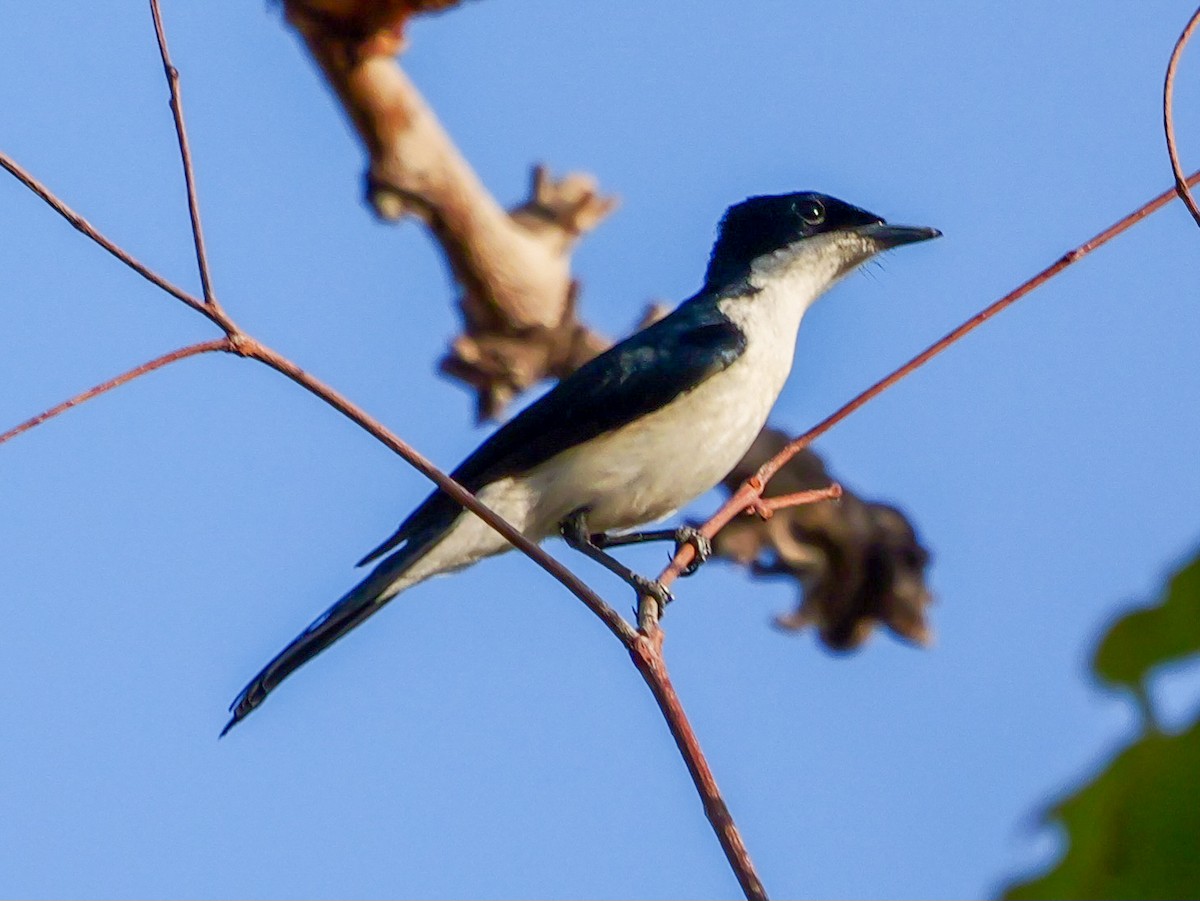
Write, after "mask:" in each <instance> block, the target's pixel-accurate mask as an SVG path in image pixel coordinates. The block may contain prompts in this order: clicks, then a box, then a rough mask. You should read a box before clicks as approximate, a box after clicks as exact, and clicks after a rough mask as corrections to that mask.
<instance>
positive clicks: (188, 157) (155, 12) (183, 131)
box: [150, 0, 220, 308]
mask: <svg viewBox="0 0 1200 901" xmlns="http://www.w3.org/2000/svg"><path fill="white" fill-rule="evenodd" d="M150 14H151V15H152V16H153V17H154V36H155V37H156V38H157V39H158V55H159V56H160V57H162V64H163V72H164V73H166V76H167V88H168V90H169V91H170V92H171V117H172V118H173V119H174V120H175V135H176V137H177V138H178V139H179V156H180V159H181V160H182V161H183V179H184V182H186V184H187V203H188V215H189V216H190V217H191V220H192V241H193V243H194V244H195V245H196V265H197V266H198V267H199V269H200V284H201V286H202V287H203V290H204V302H205V303H207V304H208V305H209V306H213V307H218V308H219V307H220V304H219V303H217V298H216V295H214V294H213V289H212V274H211V272H210V270H209V268H208V252H207V251H206V250H205V248H204V229H203V228H202V227H201V225H200V200H199V198H198V197H197V195H196V171H195V168H194V167H193V166H192V150H191V146H190V145H189V144H188V136H187V127H186V126H185V124H184V121H183V102H182V101H181V100H180V94H179V70H178V69H176V68H175V66H174V65H173V64H172V62H171V53H170V51H169V50H168V49H167V34H166V31H164V30H163V23H162V12H161V10H160V9H159V7H158V0H150Z"/></svg>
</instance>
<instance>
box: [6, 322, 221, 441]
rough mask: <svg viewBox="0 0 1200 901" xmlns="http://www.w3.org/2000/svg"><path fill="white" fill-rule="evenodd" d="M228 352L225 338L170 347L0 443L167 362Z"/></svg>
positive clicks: (11, 432) (23, 425)
mask: <svg viewBox="0 0 1200 901" xmlns="http://www.w3.org/2000/svg"><path fill="white" fill-rule="evenodd" d="M218 350H221V351H226V352H228V351H232V350H233V344H232V342H231V341H230V340H229V339H228V338H216V339H215V340H212V341H202V342H200V343H199V344H190V345H188V346H187V347H181V348H179V349H178V350H173V351H171V352H170V353H166V354H163V355H162V356H161V357H155V358H154V359H153V360H150V361H149V362H146V363H143V364H142V365H141V366H135V367H134V368H133V369H130V370H129V371H128V372H122V373H121V374H120V375H118V376H116V377H115V378H111V379H109V380H108V381H107V382H101V383H100V384H99V385H96V386H94V387H92V388H89V389H88V390H87V391H84V392H81V393H80V394H76V395H75V396H74V397H72V398H71V399H70V400H64V401H63V402H62V403H61V404H58V405H56V406H53V407H51V408H50V409H49V410H47V411H45V412H44V413H39V414H38V415H37V416H34V417H33V418H32V419H27V420H25V421H24V422H23V423H21V424H20V425H18V426H14V427H13V428H11V429H9V430H8V431H7V432H5V433H4V434H3V435H0V444H3V443H4V442H5V441H8V440H9V439H10V438H16V437H17V436H18V435H20V434H21V433H22V432H28V431H29V430H30V429H32V428H33V427H34V426H39V425H41V424H42V423H43V422H45V421H46V420H48V419H53V418H54V417H55V416H57V415H59V414H60V413H65V412H66V411H67V410H70V409H71V408H72V407H77V406H79V405H80V404H82V403H84V402H85V401H89V400H91V399H92V398H93V397H99V396H100V395H101V394H104V393H105V392H106V391H111V390H112V389H113V388H119V387H121V386H122V385H124V384H125V383H127V382H132V381H133V380H134V379H136V378H139V377H140V376H143V375H145V374H146V373H148V372H154V370H156V369H162V368H163V367H164V366H167V365H169V364H171V363H174V362H176V361H178V360H186V359H187V358H188V357H195V356H198V355H199V354H204V353H211V352H213V351H218Z"/></svg>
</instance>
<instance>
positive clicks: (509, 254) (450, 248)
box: [285, 0, 615, 418]
mask: <svg viewBox="0 0 1200 901" xmlns="http://www.w3.org/2000/svg"><path fill="white" fill-rule="evenodd" d="M412 5H413V4H405V3H391V4H384V5H371V4H362V3H355V2H330V0H287V2H286V4H285V8H286V10H287V16H288V20H289V21H290V22H291V23H292V25H293V26H294V27H295V28H296V30H297V31H298V32H299V33H300V34H301V36H303V38H304V40H305V42H306V44H307V45H308V48H309V51H310V52H311V53H312V56H313V58H314V59H315V60H316V61H317V63H318V64H319V65H320V66H321V69H322V71H323V72H324V73H325V76H326V78H327V80H328V81H329V84H330V85H331V86H332V87H333V89H334V91H335V92H336V93H337V95H338V98H339V99H340V100H341V102H342V105H343V107H344V108H345V110H346V113H347V114H348V115H349V117H350V119H351V121H352V122H353V123H354V126H355V128H356V130H357V131H358V134H359V137H360V138H362V141H363V144H364V145H365V148H366V150H367V154H368V157H369V166H368V175H367V197H368V200H369V201H370V202H371V204H372V206H373V207H374V208H375V211H376V212H377V213H378V214H379V215H380V216H382V217H383V218H385V219H397V218H399V217H401V216H403V215H406V214H412V215H416V216H418V217H420V218H421V219H422V220H423V221H424V222H425V223H426V224H427V225H428V226H429V228H430V230H431V231H432V232H433V234H434V236H435V237H436V238H437V240H438V242H439V243H440V244H441V247H442V249H443V251H444V252H445V255H446V259H447V261H448V263H449V265H450V269H451V271H452V272H453V274H454V277H455V279H456V280H457V281H458V283H459V285H460V287H461V288H462V295H461V296H460V298H459V301H458V303H459V308H460V310H461V311H462V314H463V319H464V324H465V332H464V334H463V335H461V336H459V337H458V338H457V339H455V340H454V342H453V343H452V346H451V349H450V352H449V354H448V355H447V356H446V358H445V359H444V360H443V361H442V370H443V371H444V372H447V373H448V374H450V375H452V376H453V377H455V378H458V379H460V380H462V381H465V382H467V383H468V384H470V385H472V386H473V387H474V388H475V389H476V391H477V410H478V414H479V416H480V417H484V418H487V417H492V416H495V415H496V414H497V413H499V412H500V411H501V410H502V409H503V407H504V406H505V405H506V404H507V403H508V401H509V400H511V399H512V397H513V396H515V395H516V394H518V393H519V392H521V391H523V390H524V389H526V388H528V387H530V386H531V385H533V384H535V383H536V382H538V381H540V380H541V379H544V378H547V377H551V378H558V377H561V376H563V375H565V374H566V373H568V372H570V371H572V370H573V369H575V368H577V367H578V366H579V365H580V364H581V363H583V362H584V361H585V360H587V359H589V358H590V357H592V356H594V355H595V354H596V353H598V352H599V350H601V349H602V348H603V347H604V346H605V345H606V343H607V342H606V341H605V340H604V339H603V338H601V337H599V336H597V335H594V334H593V333H592V332H590V331H589V330H588V329H586V328H585V327H584V326H583V325H581V324H580V323H579V321H578V319H577V318H576V313H575V296H576V287H575V285H574V283H573V281H572V279H571V272H570V251H571V249H572V247H573V246H574V244H575V242H576V240H577V239H578V238H579V236H580V235H581V234H583V233H584V232H585V231H588V230H589V229H591V228H594V227H595V226H596V224H597V223H599V222H600V220H602V219H603V218H604V217H605V216H606V215H607V214H608V213H609V212H610V211H611V210H612V208H613V207H614V205H615V203H614V201H613V200H612V199H611V198H604V197H601V196H600V194H599V193H598V190H597V187H596V185H595V183H594V181H593V180H592V179H591V178H590V177H588V176H584V175H568V176H566V177H565V178H563V179H562V180H559V181H555V180H553V179H551V178H550V177H549V175H548V173H547V172H546V170H545V169H544V168H542V167H537V168H536V169H535V170H534V175H533V180H532V185H531V192H530V197H529V200H528V201H526V202H525V203H524V204H523V205H521V206H520V207H518V208H516V209H514V210H512V211H511V212H506V211H505V210H504V209H503V208H502V207H501V206H500V205H499V204H498V203H497V202H496V200H495V198H493V197H492V195H491V194H490V193H489V192H488V190H487V188H485V187H484V185H483V183H482V182H480V180H479V178H478V176H477V175H476V174H475V172H474V170H472V169H471V167H470V165H469V164H468V163H467V161H466V160H465V159H464V158H463V156H462V154H461V153H460V152H459V151H458V148H457V147H456V146H455V145H454V142H453V141H452V140H451V139H450V136H449V135H448V134H446V131H445V129H443V128H442V126H441V124H440V123H439V122H438V120H437V117H436V116H435V115H434V113H433V111H432V110H431V109H430V108H429V106H428V105H427V104H426V103H425V101H424V99H423V98H422V97H421V95H420V92H419V91H418V90H417V89H416V86H415V85H413V83H412V82H411V81H410V80H409V78H408V77H407V75H405V73H404V71H403V70H402V69H401V68H400V66H399V64H398V63H397V61H396V59H395V54H396V53H397V52H398V51H399V49H400V48H401V46H402V43H403V38H402V28H403V24H404V21H405V19H406V18H407V16H408V15H409V14H410V13H411V11H412V10H411V9H410V8H409V7H411V6H412ZM417 5H418V6H419V5H420V4H417ZM437 5H439V6H442V5H446V4H444V3H442V4H437Z"/></svg>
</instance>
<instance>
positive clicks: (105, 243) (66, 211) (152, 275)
mask: <svg viewBox="0 0 1200 901" xmlns="http://www.w3.org/2000/svg"><path fill="white" fill-rule="evenodd" d="M0 168H4V169H7V170H8V171H9V172H11V173H12V174H13V175H14V176H15V177H16V179H17V181H19V182H21V184H23V185H25V187H27V188H28V189H29V190H31V191H32V192H33V193H34V194H36V195H37V196H38V197H40V198H42V200H44V201H46V203H48V204H49V205H50V207H51V209H53V210H54V212H56V213H58V214H59V215H60V216H62V217H63V218H64V219H66V220H67V221H68V222H70V223H71V225H73V226H74V227H75V228H76V230H78V231H80V232H82V233H83V234H85V235H86V236H87V237H89V238H91V239H92V240H93V241H95V242H96V243H97V244H99V245H100V246H101V247H103V248H104V249H105V250H107V251H108V252H109V253H111V254H112V255H113V256H114V257H116V258H117V259H118V260H120V261H121V262H122V263H124V264H125V265H126V266H128V267H129V268H130V269H132V270H133V271H134V272H136V273H137V274H138V275H140V276H141V277H142V278H144V279H146V281H148V282H150V283H151V284H153V285H157V286H158V287H160V288H162V289H163V290H164V291H166V292H167V293H168V294H170V295H171V296H172V297H174V298H175V299H176V300H178V301H182V302H183V303H185V304H187V305H188V306H189V307H191V308H192V309H193V310H195V311H196V312H197V313H201V314H202V315H204V316H206V317H207V318H209V319H212V320H213V321H214V322H216V321H217V320H216V318H215V317H214V316H213V315H212V312H211V311H209V310H207V309H205V305H204V301H202V300H200V299H199V298H197V297H194V296H193V295H191V294H189V293H188V292H187V291H184V290H183V289H182V288H180V287H178V286H177V285H174V284H172V283H171V282H169V281H167V280H166V279H165V278H163V277H162V276H161V275H159V274H158V273H156V272H154V271H153V270H152V269H150V268H149V267H148V266H146V265H145V264H144V263H141V262H139V261H138V260H136V259H134V257H133V256H131V255H130V254H129V252H128V251H126V250H124V249H122V248H120V247H118V246H117V245H116V244H114V243H113V242H112V241H110V240H109V239H108V238H106V237H105V236H104V235H102V234H101V233H100V232H98V231H96V229H95V228H94V227H93V226H92V224H91V223H90V222H88V221H87V220H86V219H84V218H83V217H82V216H80V215H79V214H78V213H77V212H75V211H74V210H73V209H71V208H70V207H69V206H67V205H66V204H65V203H63V202H62V201H61V200H59V199H58V198H57V197H56V196H55V195H54V193H53V192H52V191H51V190H50V189H49V188H47V187H46V186H45V185H43V184H42V183H41V182H40V181H38V180H37V179H36V178H34V177H33V176H32V175H31V174H30V173H29V172H27V171H26V170H25V169H24V168H23V167H22V166H21V165H20V164H19V163H17V161H16V160H14V159H13V158H12V157H10V156H9V155H8V154H6V153H4V152H3V151H0Z"/></svg>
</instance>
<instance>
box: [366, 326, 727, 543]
mask: <svg viewBox="0 0 1200 901" xmlns="http://www.w3.org/2000/svg"><path fill="white" fill-rule="evenodd" d="M745 341H746V339H745V335H744V334H743V333H742V331H741V329H739V328H738V327H737V326H736V325H734V324H733V323H732V322H730V321H729V319H727V318H726V317H725V316H724V315H723V314H721V313H720V312H719V311H718V310H716V309H715V308H712V309H704V308H698V307H696V306H693V305H692V304H691V303H688V304H684V305H682V306H680V307H679V309H677V310H676V311H675V312H674V313H672V314H671V315H669V316H667V317H666V318H664V319H661V320H659V321H658V322H656V323H654V324H653V325H651V326H649V327H648V328H645V329H643V330H642V331H640V332H638V333H636V334H634V335H631V336H630V337H629V338H627V339H625V340H624V341H622V342H621V343H620V344H617V345H616V346H614V347H612V348H610V349H609V350H607V351H605V352H604V353H602V354H600V355H599V356H598V357H596V358H594V359H592V360H590V361H588V362H587V363H585V364H584V365H583V366H581V367H580V368H579V369H577V370H576V371H575V372H574V373H572V374H571V375H569V376H567V377H566V378H565V379H563V380H562V381H561V382H559V383H558V385H556V386H555V387H554V388H553V389H551V390H550V391H549V392H547V393H546V394H545V395H543V396H542V397H541V398H539V399H538V400H537V401H535V402H534V403H532V404H530V405H529V406H528V407H526V408H525V409H524V410H522V411H521V413H520V414H518V415H517V416H516V417H514V418H513V419H512V420H510V421H509V422H508V423H506V424H505V425H504V426H502V427H501V428H500V429H499V430H497V431H496V432H495V433H494V434H493V435H492V436H491V437H490V438H488V439H487V440H486V441H484V442H483V444H481V445H480V446H479V447H478V448H477V449H476V450H475V452H474V453H473V454H471V456H469V457H468V458H467V459H466V460H464V461H463V463H462V464H461V465H460V466H459V467H458V468H457V469H456V470H454V472H453V473H452V476H453V477H454V479H455V481H457V482H459V483H460V484H462V485H463V486H465V487H466V488H467V489H469V490H470V491H473V492H474V491H479V490H480V489H481V488H483V487H484V486H485V485H487V484H489V483H491V482H494V481H496V480H497V479H501V478H504V477H505V476H510V475H515V474H517V473H521V472H526V471H528V470H529V469H532V468H533V467H534V466H537V465H538V464H539V463H544V462H545V461H546V460H549V459H550V458H551V457H553V456H555V455H556V454H559V453H561V452H562V451H564V450H567V449H569V448H571V447H575V446H576V445H579V444H582V443H584V442H585V441H588V440H590V439H592V438H595V437H597V436H599V435H602V434H604V433H605V432H610V431H613V430H614V429H617V428H620V427H621V426H623V425H626V424H628V423H630V422H632V421H633V420H635V419H637V418H639V417H641V416H645V415H647V414H648V413H652V412H653V411H655V410H657V409H659V408H661V407H664V406H666V405H667V404H668V403H670V402H671V401H672V400H674V399H675V398H676V397H678V396H679V395H681V394H684V393H686V392H688V391H690V390H692V389H693V388H695V387H696V386H697V385H699V384H701V383H702V382H703V381H705V380H706V379H707V378H709V377H710V376H712V375H714V374H715V373H717V372H720V371H721V370H722V369H725V368H726V367H727V366H729V365H730V364H731V363H732V362H733V361H734V360H736V359H737V358H738V357H739V356H741V354H742V351H743V350H744V349H745ZM461 512H462V507H461V506H459V504H458V503H457V502H455V501H454V500H452V499H451V498H450V497H449V496H448V495H446V494H445V493H443V492H442V491H440V490H439V491H435V492H433V494H431V495H430V496H429V497H428V498H426V500H425V502H424V503H422V504H421V506H420V507H418V508H417V509H416V510H415V511H413V513H412V515H411V516H409V517H408V519H406V520H405V521H404V522H403V523H401V525H400V528H399V529H398V530H397V531H396V532H395V534H393V535H392V536H391V537H390V538H388V540H387V541H385V542H384V543H383V544H381V545H380V546H379V547H377V548H376V549H375V550H373V551H371V553H369V554H368V555H367V556H366V557H364V558H363V559H362V560H361V561H360V562H359V565H360V566H361V565H363V564H366V563H370V562H371V561H372V560H376V559H378V558H379V557H381V556H383V555H384V554H386V553H388V552H389V551H390V550H392V549H393V548H395V547H397V546H398V545H400V544H401V543H402V542H404V541H406V540H408V539H410V538H413V537H414V536H419V535H427V534H430V533H431V532H432V533H437V532H440V530H441V529H442V528H444V527H447V526H449V525H450V524H451V523H452V522H453V521H454V520H455V519H456V518H457V517H458V515H459V514H460V513H461Z"/></svg>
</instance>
